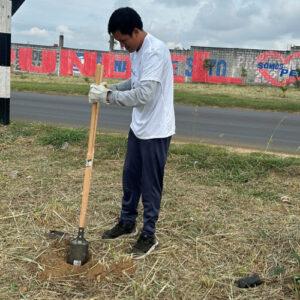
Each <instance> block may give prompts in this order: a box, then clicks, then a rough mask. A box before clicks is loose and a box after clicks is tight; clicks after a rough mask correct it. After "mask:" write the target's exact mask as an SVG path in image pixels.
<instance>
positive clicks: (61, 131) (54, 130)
mask: <svg viewBox="0 0 300 300" xmlns="http://www.w3.org/2000/svg"><path fill="white" fill-rule="evenodd" d="M86 140H87V131H86V130H85V129H69V128H58V127H47V130H45V131H44V132H43V133H42V134H41V135H40V136H39V137H38V138H37V141H38V143H40V144H41V145H52V146H54V147H55V148H60V147H61V146H62V145H63V144H64V143H66V142H67V143H69V144H73V145H78V144H80V143H81V142H83V141H86Z"/></svg>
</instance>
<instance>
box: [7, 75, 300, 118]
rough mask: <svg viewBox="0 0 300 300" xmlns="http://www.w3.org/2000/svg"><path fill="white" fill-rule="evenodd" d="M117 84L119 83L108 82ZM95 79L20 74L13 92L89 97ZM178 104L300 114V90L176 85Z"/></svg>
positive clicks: (200, 84) (290, 88)
mask: <svg viewBox="0 0 300 300" xmlns="http://www.w3.org/2000/svg"><path fill="white" fill-rule="evenodd" d="M107 81H108V83H115V82H117V81H118V80H111V79H109V80H107ZM91 82H93V79H91V78H86V77H57V76H47V75H33V74H21V75H20V74H19V75H13V76H12V90H14V91H28V92H37V93H50V94H62V95H87V94H88V90H89V84H90V83H91ZM174 98H175V102H176V103H178V104H185V105H194V106H214V107H228V108H232V107H235V108H247V109H257V110H270V111H287V112H300V89H299V88H298V89H296V88H293V87H289V88H288V89H287V91H286V92H285V94H283V93H282V90H281V89H280V88H277V87H270V86H236V85H219V84H218V85H213V84H204V83H197V84H195V83H184V84H175V96H174Z"/></svg>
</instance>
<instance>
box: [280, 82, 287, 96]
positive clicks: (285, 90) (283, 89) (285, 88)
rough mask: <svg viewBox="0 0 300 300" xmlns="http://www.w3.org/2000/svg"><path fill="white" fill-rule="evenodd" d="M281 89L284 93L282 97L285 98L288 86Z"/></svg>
mask: <svg viewBox="0 0 300 300" xmlns="http://www.w3.org/2000/svg"><path fill="white" fill-rule="evenodd" d="M280 89H281V91H282V97H283V98H285V97H286V92H287V90H288V87H287V86H286V85H284V86H281V87H280Z"/></svg>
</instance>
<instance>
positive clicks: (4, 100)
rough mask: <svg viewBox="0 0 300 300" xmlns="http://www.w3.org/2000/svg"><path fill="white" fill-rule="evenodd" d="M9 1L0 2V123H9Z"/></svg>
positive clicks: (2, 0)
mask: <svg viewBox="0 0 300 300" xmlns="http://www.w3.org/2000/svg"><path fill="white" fill-rule="evenodd" d="M11 13H12V2H11V0H0V123H2V124H4V125H8V124H9V122H10V116H9V115H10V113H9V111H10V52H11Z"/></svg>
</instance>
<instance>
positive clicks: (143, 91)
mask: <svg viewBox="0 0 300 300" xmlns="http://www.w3.org/2000/svg"><path fill="white" fill-rule="evenodd" d="M159 88H160V83H159V82H157V81H152V80H145V81H141V85H140V86H139V87H137V88H135V89H131V90H126V91H111V92H108V97H107V98H108V102H109V103H112V104H114V103H116V104H118V105H121V106H140V105H145V104H146V103H147V102H149V101H151V100H153V99H154V97H155V95H156V93H157V91H158V89H159Z"/></svg>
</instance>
